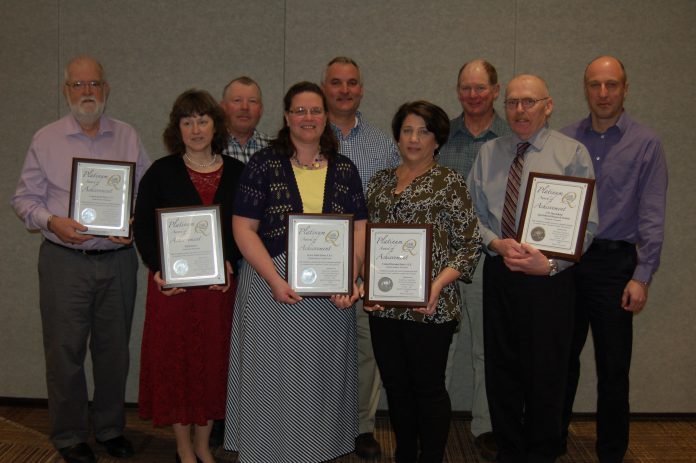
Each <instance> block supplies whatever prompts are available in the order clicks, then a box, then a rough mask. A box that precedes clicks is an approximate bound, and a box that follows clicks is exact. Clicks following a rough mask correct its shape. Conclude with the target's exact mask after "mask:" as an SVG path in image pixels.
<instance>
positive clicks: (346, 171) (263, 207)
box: [234, 147, 367, 257]
mask: <svg viewBox="0 0 696 463" xmlns="http://www.w3.org/2000/svg"><path fill="white" fill-rule="evenodd" d="M302 212H303V208H302V198H301V196H300V190H299V189H298V187H297V181H296V180H295V174H294V173H293V171H292V165H291V164H290V159H289V158H288V157H286V156H283V155H279V154H277V153H276V152H275V151H274V150H273V148H271V147H269V148H265V149H263V150H261V151H259V152H257V153H256V154H254V156H253V157H252V158H251V159H250V160H249V163H248V164H247V165H246V168H245V169H244V172H243V173H242V177H241V179H240V182H239V190H238V191H237V196H236V198H235V204H234V215H239V216H242V217H247V218H250V219H255V220H259V221H260V223H259V229H258V234H259V237H261V241H263V244H264V246H266V249H267V250H268V253H269V254H270V255H271V257H276V256H278V255H280V254H282V253H283V252H284V251H285V247H286V240H287V235H288V230H287V216H288V214H297V213H302ZM322 213H324V214H353V219H354V220H364V219H367V207H366V206H365V197H364V196H363V189H362V183H361V181H360V175H359V174H358V170H357V169H356V167H355V165H354V164H353V163H352V162H351V160H350V159H348V158H347V157H345V156H342V155H338V156H337V157H336V159H333V160H330V161H329V167H328V170H327V172H326V186H325V189H324V203H323V206H322Z"/></svg>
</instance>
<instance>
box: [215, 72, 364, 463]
mask: <svg viewBox="0 0 696 463" xmlns="http://www.w3.org/2000/svg"><path fill="white" fill-rule="evenodd" d="M283 104H284V115H283V128H282V129H281V130H280V131H279V132H278V136H277V138H276V140H274V141H273V142H272V143H271V145H270V146H269V147H268V148H266V149H263V150H261V151H259V152H257V153H256V154H255V155H254V156H253V157H252V158H251V160H250V161H249V163H248V164H247V167H246V169H245V171H244V174H243V175H242V179H241V181H240V187H239V192H238V193H237V199H236V201H235V211H234V217H233V222H232V223H233V230H234V236H235V239H236V241H237V243H238V244H239V248H240V250H241V252H242V255H243V256H244V263H243V264H242V268H241V271H240V281H239V288H238V292H237V299H236V302H235V317H234V320H233V326H232V343H231V348H230V375H229V381H228V392H227V397H228V402H227V403H228V408H227V426H226V429H225V448H226V449H228V450H234V451H237V452H238V454H239V461H240V462H241V463H246V462H280V461H283V462H284V461H297V462H319V461H326V460H330V459H333V458H336V457H338V456H340V455H343V454H346V453H349V452H352V451H353V449H354V446H355V437H356V436H357V434H358V433H357V419H356V415H357V392H356V391H357V365H356V333H355V311H354V309H353V307H352V304H353V302H354V301H355V300H356V299H357V297H358V294H357V288H355V287H354V290H353V295H352V296H351V297H349V296H337V295H334V296H331V297H330V298H329V297H323V298H322V297H304V298H303V297H300V296H299V295H298V294H297V293H296V292H295V291H294V290H293V289H291V287H290V285H289V284H288V282H287V281H286V280H285V273H286V270H285V266H286V258H287V252H286V246H287V239H288V220H287V216H288V214H293V213H325V214H353V218H354V242H355V247H356V249H360V248H361V247H362V243H363V240H364V227H365V222H366V220H365V219H366V217H367V210H366V208H365V201H364V197H363V193H362V188H361V182H360V177H359V175H358V172H357V169H356V168H355V166H354V165H353V163H352V162H351V161H350V160H348V158H346V157H344V156H341V155H340V154H338V143H337V141H336V139H335V137H334V134H333V131H332V130H331V127H330V126H329V125H328V122H327V105H326V98H325V97H324V94H323V93H322V91H321V89H320V88H319V86H317V85H316V84H313V83H310V82H300V83H298V84H295V85H293V86H292V87H290V89H289V90H288V92H287V93H286V95H285V98H284V100H283ZM355 268H357V265H356V267H355ZM353 281H354V279H351V283H352V282H353ZM353 286H354V284H353Z"/></svg>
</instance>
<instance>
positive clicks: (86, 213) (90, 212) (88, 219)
mask: <svg viewBox="0 0 696 463" xmlns="http://www.w3.org/2000/svg"><path fill="white" fill-rule="evenodd" d="M80 218H81V219H82V222H83V223H92V222H94V219H96V218H97V211H95V210H94V209H92V208H91V207H88V208H86V209H82V213H81V214H80Z"/></svg>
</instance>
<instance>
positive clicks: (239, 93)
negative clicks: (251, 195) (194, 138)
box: [220, 76, 270, 164]
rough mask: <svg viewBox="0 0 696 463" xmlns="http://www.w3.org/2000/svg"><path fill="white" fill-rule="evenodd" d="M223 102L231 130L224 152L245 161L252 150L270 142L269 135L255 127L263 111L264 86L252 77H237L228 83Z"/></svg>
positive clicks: (228, 128) (256, 149) (249, 156)
mask: <svg viewBox="0 0 696 463" xmlns="http://www.w3.org/2000/svg"><path fill="white" fill-rule="evenodd" d="M220 106H222V109H223V110H224V111H225V114H226V115H227V130H228V131H229V139H228V142H227V149H226V150H225V152H224V153H223V154H226V155H228V156H232V157H234V158H237V159H239V160H240V161H242V162H243V163H244V164H246V163H247V162H249V159H250V158H251V155H252V154H254V153H255V152H257V151H258V150H260V149H262V148H265V147H267V146H268V143H269V142H270V138H269V137H268V135H266V134H264V133H262V132H259V131H258V130H256V126H257V125H258V123H259V120H261V116H262V115H263V102H262V100H261V87H259V84H257V83H256V82H255V81H254V80H253V79H252V78H250V77H247V76H241V77H237V78H236V79H233V80H232V81H230V83H229V84H227V86H225V89H224V90H223V92H222V101H221V102H220Z"/></svg>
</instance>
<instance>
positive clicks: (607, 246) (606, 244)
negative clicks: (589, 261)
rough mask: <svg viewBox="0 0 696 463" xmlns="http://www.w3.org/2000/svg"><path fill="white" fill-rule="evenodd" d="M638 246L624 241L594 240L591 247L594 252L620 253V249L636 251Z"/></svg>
mask: <svg viewBox="0 0 696 463" xmlns="http://www.w3.org/2000/svg"><path fill="white" fill-rule="evenodd" d="M635 247H636V245H635V244H633V243H629V242H628V241H622V240H616V241H614V240H603V239H596V238H595V239H594V240H592V245H590V249H592V250H594V251H604V252H606V251H618V250H620V249H631V248H633V249H635Z"/></svg>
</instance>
